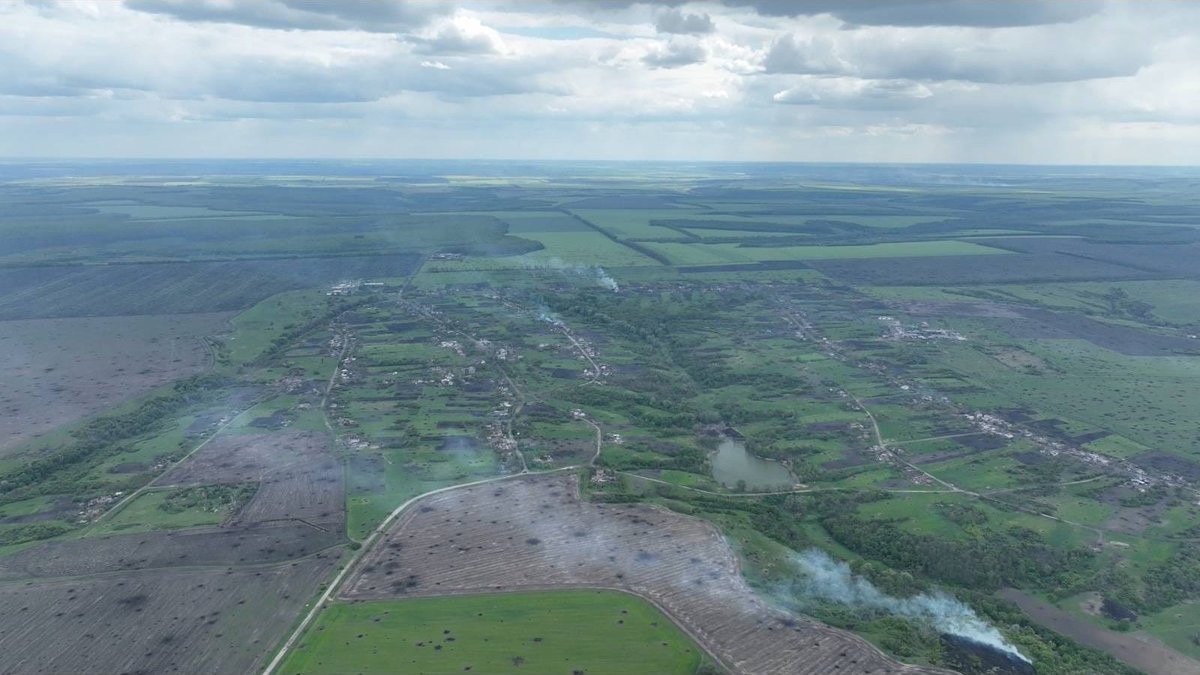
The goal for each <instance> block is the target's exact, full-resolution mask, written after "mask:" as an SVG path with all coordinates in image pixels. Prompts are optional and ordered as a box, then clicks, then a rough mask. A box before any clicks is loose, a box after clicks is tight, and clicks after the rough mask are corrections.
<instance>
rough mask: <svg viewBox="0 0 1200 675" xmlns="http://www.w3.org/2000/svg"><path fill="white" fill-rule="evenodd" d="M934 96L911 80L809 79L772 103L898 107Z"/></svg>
mask: <svg viewBox="0 0 1200 675" xmlns="http://www.w3.org/2000/svg"><path fill="white" fill-rule="evenodd" d="M931 96H933V92H932V91H930V89H929V87H927V86H925V85H923V84H921V83H919V82H913V81H911V80H860V79H856V78H852V77H809V78H805V79H804V80H802V81H801V82H800V83H798V84H796V85H795V86H792V87H789V88H788V89H784V90H783V91H780V92H778V93H776V94H775V95H774V96H773V97H772V100H773V101H775V102H776V103H788V104H792V105H830V106H869V107H894V105H895V104H896V102H905V103H911V102H914V101H919V100H921V99H926V98H929V97H931ZM880 103H884V104H886V105H885V106H881V105H880Z"/></svg>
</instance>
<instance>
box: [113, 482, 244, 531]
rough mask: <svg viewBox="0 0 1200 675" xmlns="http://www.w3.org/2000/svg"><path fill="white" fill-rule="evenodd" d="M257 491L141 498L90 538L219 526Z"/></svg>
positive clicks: (196, 490)
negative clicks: (124, 533) (122, 533)
mask: <svg viewBox="0 0 1200 675" xmlns="http://www.w3.org/2000/svg"><path fill="white" fill-rule="evenodd" d="M257 489H258V486H257V485H254V484H247V483H243V484H239V485H201V486H197V487H187V488H178V489H173V490H155V491H152V492H146V493H144V494H141V495H139V496H138V497H137V499H134V500H133V501H131V502H129V503H128V504H126V505H125V507H124V508H122V509H121V511H120V512H119V513H117V514H116V515H114V516H113V517H112V518H109V519H107V520H105V521H103V522H101V523H99V524H97V526H96V527H95V528H93V529H92V530H91V532H89V534H90V535H106V534H116V533H119V532H143V531H146V530H172V529H178V528H184V527H199V526H202V525H219V524H221V523H222V522H224V521H225V519H226V518H228V517H229V516H230V515H232V514H233V513H234V512H236V511H237V510H238V509H239V508H241V507H242V505H243V504H245V503H246V502H247V501H248V500H249V499H250V498H251V497H252V496H254V492H255V490H257Z"/></svg>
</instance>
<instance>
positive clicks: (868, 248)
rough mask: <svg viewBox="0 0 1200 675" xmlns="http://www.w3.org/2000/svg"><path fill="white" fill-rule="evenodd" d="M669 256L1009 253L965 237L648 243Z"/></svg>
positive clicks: (737, 258)
mask: <svg viewBox="0 0 1200 675" xmlns="http://www.w3.org/2000/svg"><path fill="white" fill-rule="evenodd" d="M645 245H646V246H647V247H649V248H650V249H652V250H654V251H658V252H659V253H662V254H663V255H665V256H667V258H669V259H670V260H671V263H672V264H675V265H703V264H707V263H710V262H714V263H726V262H760V261H770V260H843V259H875V258H888V259H891V258H921V257H926V256H971V255H996V254H1002V253H1005V251H1002V250H1000V249H995V248H989V247H987V246H980V245H978V244H973V243H971V242H965V241H928V242H926V241H914V242H897V243H889V244H869V245H865V246H742V245H738V244H697V243H652V244H645Z"/></svg>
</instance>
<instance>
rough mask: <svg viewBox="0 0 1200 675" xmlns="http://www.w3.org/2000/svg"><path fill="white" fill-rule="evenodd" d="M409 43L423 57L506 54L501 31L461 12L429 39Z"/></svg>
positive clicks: (417, 38)
mask: <svg viewBox="0 0 1200 675" xmlns="http://www.w3.org/2000/svg"><path fill="white" fill-rule="evenodd" d="M410 39H411V40H412V41H413V42H414V43H415V44H416V51H417V52H419V53H421V54H501V53H504V52H505V51H507V47H506V45H505V43H504V40H503V38H501V37H500V33H499V32H498V31H496V30H495V29H493V28H489V27H488V26H485V25H483V23H481V22H480V21H479V19H478V18H476V17H474V16H472V15H469V14H465V13H462V12H460V13H458V14H456V15H455V16H454V17H453V18H452V19H450V20H448V21H445V22H444V23H442V24H441V25H439V26H438V27H437V28H436V29H434V30H433V31H432V32H431V33H430V34H429V35H427V36H414V37H411V38H410Z"/></svg>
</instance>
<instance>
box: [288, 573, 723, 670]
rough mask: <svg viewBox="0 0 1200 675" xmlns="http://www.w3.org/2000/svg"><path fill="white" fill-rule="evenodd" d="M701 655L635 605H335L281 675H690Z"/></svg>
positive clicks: (549, 599) (506, 600) (579, 596)
mask: <svg viewBox="0 0 1200 675" xmlns="http://www.w3.org/2000/svg"><path fill="white" fill-rule="evenodd" d="M615 645H620V648H619V649H614V646H615ZM702 654H703V653H702V652H701V651H700V649H699V647H697V646H696V645H695V644H693V643H692V641H691V640H690V639H689V638H688V637H687V635H685V634H684V633H683V632H682V631H680V630H679V629H678V628H676V627H675V625H674V624H673V623H671V621H670V619H668V618H667V617H665V616H663V614H662V613H661V612H659V611H658V610H656V609H655V608H654V606H653V605H651V604H650V603H648V602H646V601H645V600H642V599H641V598H638V597H634V596H630V595H627V594H624V593H616V592H612V591H545V592H537V593H496V594H488V595H474V596H454V597H443V598H412V599H408V600H400V601H386V600H383V601H375V602H363V603H354V604H349V603H338V604H336V605H334V606H332V607H331V608H330V609H329V611H327V612H325V613H323V614H322V615H321V622H320V623H319V624H317V625H316V626H315V627H314V629H313V633H312V635H311V637H310V638H309V639H308V640H307V641H306V642H305V643H304V644H302V645H300V647H299V648H298V649H297V650H296V651H295V652H293V653H292V655H291V656H290V657H289V658H288V660H287V661H286V662H285V663H284V664H283V665H282V666H281V667H280V671H281V672H285V673H340V672H346V671H348V670H352V671H354V672H359V673H394V672H396V669H397V667H402V668H403V669H404V671H405V672H411V673H451V672H455V673H458V672H469V671H476V672H481V673H502V672H509V671H511V670H515V669H519V670H520V672H522V673H544V674H546V675H550V674H553V673H562V672H572V671H579V672H585V673H597V674H602V673H611V674H613V675H617V674H620V673H631V672H652V673H662V674H663V675H691V674H692V673H695V672H696V671H697V669H698V668H699V667H700V664H701V662H702V658H703V657H702Z"/></svg>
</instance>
